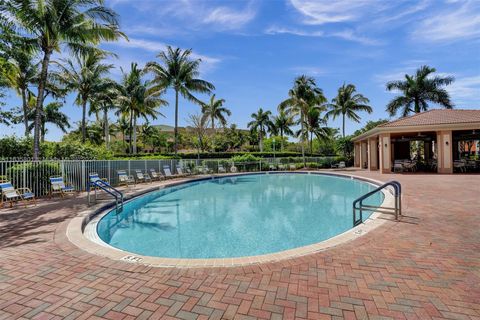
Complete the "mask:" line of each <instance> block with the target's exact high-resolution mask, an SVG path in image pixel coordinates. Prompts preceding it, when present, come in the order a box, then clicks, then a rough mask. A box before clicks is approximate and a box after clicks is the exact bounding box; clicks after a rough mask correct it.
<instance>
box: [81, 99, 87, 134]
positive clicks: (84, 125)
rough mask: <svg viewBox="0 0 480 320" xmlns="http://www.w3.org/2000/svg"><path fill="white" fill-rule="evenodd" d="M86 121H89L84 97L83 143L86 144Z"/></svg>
mask: <svg viewBox="0 0 480 320" xmlns="http://www.w3.org/2000/svg"><path fill="white" fill-rule="evenodd" d="M86 119H87V100H86V99H85V98H84V97H82V143H85V140H86V138H87V126H86Z"/></svg>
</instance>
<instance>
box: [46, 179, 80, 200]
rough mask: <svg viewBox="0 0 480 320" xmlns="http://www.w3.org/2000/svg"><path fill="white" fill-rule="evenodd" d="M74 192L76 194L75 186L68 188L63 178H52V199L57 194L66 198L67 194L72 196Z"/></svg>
mask: <svg viewBox="0 0 480 320" xmlns="http://www.w3.org/2000/svg"><path fill="white" fill-rule="evenodd" d="M73 192H75V188H74V187H73V186H67V185H66V184H65V181H64V180H63V177H61V176H59V177H50V198H52V197H53V195H54V194H56V193H58V194H60V196H61V197H64V196H65V195H66V194H72V193H73Z"/></svg>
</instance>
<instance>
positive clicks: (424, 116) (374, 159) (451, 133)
mask: <svg viewBox="0 0 480 320" xmlns="http://www.w3.org/2000/svg"><path fill="white" fill-rule="evenodd" d="M353 141H354V146H355V147H354V154H355V156H354V165H355V167H359V168H364V169H369V170H371V171H375V170H379V171H380V172H381V173H390V172H406V171H407V172H417V171H422V172H438V173H453V172H462V173H465V172H480V110H438V109H436V110H430V111H427V112H422V113H418V114H415V115H413V116H410V117H405V118H401V119H398V120H394V121H391V122H388V123H385V124H383V125H380V126H378V127H376V128H374V129H372V130H370V131H367V132H365V133H364V134H362V135H360V136H357V137H355V138H354V139H353Z"/></svg>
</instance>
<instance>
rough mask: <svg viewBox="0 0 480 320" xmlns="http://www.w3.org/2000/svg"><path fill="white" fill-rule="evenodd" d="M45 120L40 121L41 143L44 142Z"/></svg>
mask: <svg viewBox="0 0 480 320" xmlns="http://www.w3.org/2000/svg"><path fill="white" fill-rule="evenodd" d="M45 122H46V119H45V120H43V121H42V137H41V138H40V141H41V142H42V143H43V142H45Z"/></svg>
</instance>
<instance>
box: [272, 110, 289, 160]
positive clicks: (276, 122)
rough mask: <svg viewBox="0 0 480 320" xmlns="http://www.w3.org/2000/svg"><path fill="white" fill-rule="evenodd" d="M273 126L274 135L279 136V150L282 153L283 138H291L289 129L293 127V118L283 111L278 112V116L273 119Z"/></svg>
mask: <svg viewBox="0 0 480 320" xmlns="http://www.w3.org/2000/svg"><path fill="white" fill-rule="evenodd" d="M273 126H274V128H275V134H280V138H281V142H280V148H281V150H282V151H283V136H284V135H289V136H293V131H292V129H291V128H290V127H291V126H293V118H292V117H291V116H290V115H288V114H287V113H286V112H285V111H283V110H280V112H279V113H278V115H277V116H274V117H273Z"/></svg>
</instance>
